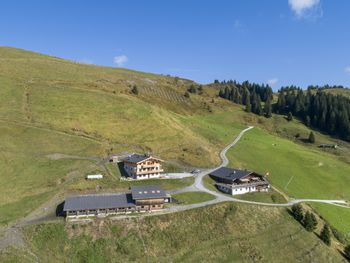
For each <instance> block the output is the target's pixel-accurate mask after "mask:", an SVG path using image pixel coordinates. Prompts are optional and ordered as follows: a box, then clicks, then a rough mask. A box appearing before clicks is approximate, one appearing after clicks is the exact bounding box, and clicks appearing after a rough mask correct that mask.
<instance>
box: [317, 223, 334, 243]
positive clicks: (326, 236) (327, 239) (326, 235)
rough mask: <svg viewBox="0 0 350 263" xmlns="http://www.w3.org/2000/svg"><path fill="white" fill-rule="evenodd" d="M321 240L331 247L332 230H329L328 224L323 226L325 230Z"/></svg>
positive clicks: (322, 232)
mask: <svg viewBox="0 0 350 263" xmlns="http://www.w3.org/2000/svg"><path fill="white" fill-rule="evenodd" d="M320 238H321V239H322V241H323V242H324V243H325V244H326V245H327V246H330V245H331V242H332V241H331V230H330V229H329V226H328V224H325V225H324V226H323V229H322V231H321V234H320Z"/></svg>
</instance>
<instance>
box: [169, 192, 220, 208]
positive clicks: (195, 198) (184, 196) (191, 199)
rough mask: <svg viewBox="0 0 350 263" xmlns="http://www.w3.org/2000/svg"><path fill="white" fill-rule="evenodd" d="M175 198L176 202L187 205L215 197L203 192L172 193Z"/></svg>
mask: <svg viewBox="0 0 350 263" xmlns="http://www.w3.org/2000/svg"><path fill="white" fill-rule="evenodd" d="M172 198H174V199H175V200H176V204H180V205H189V204H195V203H202V202H206V201H210V200H213V199H215V197H214V196H213V195H211V194H209V193H205V192H186V193H180V194H174V195H172Z"/></svg>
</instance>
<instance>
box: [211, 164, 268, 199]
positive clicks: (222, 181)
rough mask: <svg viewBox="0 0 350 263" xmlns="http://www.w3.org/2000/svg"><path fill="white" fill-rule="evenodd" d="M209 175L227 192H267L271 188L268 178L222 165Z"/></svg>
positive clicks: (220, 188) (217, 185)
mask: <svg viewBox="0 0 350 263" xmlns="http://www.w3.org/2000/svg"><path fill="white" fill-rule="evenodd" d="M209 175H210V177H211V178H213V179H214V180H215V181H216V187H217V188H218V189H219V190H220V191H222V192H224V193H227V194H232V195H239V194H245V193H251V192H267V191H268V189H269V188H270V184H269V182H268V181H267V180H266V178H265V177H264V176H262V175H260V174H257V173H255V172H250V171H245V170H237V169H231V168H226V167H222V168H219V169H217V170H215V171H213V172H211V173H210V174H209Z"/></svg>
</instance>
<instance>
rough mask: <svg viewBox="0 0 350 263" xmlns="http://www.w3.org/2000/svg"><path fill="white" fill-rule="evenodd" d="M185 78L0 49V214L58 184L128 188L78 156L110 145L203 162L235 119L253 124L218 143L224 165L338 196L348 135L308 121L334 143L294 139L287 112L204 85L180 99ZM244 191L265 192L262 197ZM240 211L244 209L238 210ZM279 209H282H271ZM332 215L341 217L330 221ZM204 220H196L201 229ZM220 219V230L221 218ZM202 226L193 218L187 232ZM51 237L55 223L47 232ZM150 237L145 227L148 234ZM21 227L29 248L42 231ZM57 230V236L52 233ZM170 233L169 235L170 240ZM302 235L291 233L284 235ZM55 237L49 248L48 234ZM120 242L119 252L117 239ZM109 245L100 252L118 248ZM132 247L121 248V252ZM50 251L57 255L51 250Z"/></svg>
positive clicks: (341, 223)
mask: <svg viewBox="0 0 350 263" xmlns="http://www.w3.org/2000/svg"><path fill="white" fill-rule="evenodd" d="M190 83H192V82H191V81H190V80H185V79H177V78H173V77H167V76H160V75H155V74H150V73H143V72H136V71H132V70H126V69H115V68H107V67H98V66H93V65H84V64H79V63H75V62H71V61H67V60H63V59H59V58H54V57H49V56H45V55H40V54H36V53H33V52H27V51H23V50H18V49H12V48H6V47H0V138H1V140H0V156H1V158H0V170H1V171H2V172H1V173H0V191H1V193H2V194H1V195H0V224H8V223H10V222H13V221H15V220H16V219H19V218H21V217H23V216H25V215H27V214H28V213H29V212H30V211H32V210H33V209H35V208H37V207H38V206H40V205H41V204H43V203H45V202H46V201H48V200H50V198H51V197H52V196H54V195H55V194H57V193H59V192H60V193H63V194H66V193H73V192H79V193H80V192H104V191H125V190H127V189H128V187H129V186H130V184H131V183H130V182H121V181H120V180H119V176H120V174H119V172H118V170H117V169H114V168H115V167H113V166H111V164H107V163H106V164H105V165H106V166H103V165H102V164H99V165H97V164H96V162H94V161H91V160H88V159H84V157H98V158H102V157H106V156H108V155H109V154H111V153H124V152H140V153H147V152H148V153H153V154H156V155H158V156H160V157H161V158H162V159H165V160H167V161H169V166H168V167H169V168H170V169H171V170H177V171H178V170H181V168H182V167H186V168H188V169H189V168H190V167H212V166H214V165H217V164H219V162H220V159H219V157H218V153H219V152H220V150H221V149H222V148H223V147H224V146H225V145H226V144H227V143H228V142H230V141H231V140H232V139H233V138H234V137H235V136H236V135H237V134H238V133H239V132H240V131H241V130H242V129H243V128H245V127H246V126H247V125H254V126H255V127H256V128H255V129H253V130H252V131H249V132H248V133H247V134H246V135H245V136H244V137H243V139H242V140H241V141H240V142H239V144H238V145H236V146H235V147H234V149H233V150H232V151H230V152H229V158H230V161H231V163H230V165H231V166H233V167H236V168H240V167H241V168H247V169H250V170H255V171H258V172H261V173H264V172H265V171H269V172H270V174H271V176H270V180H271V182H272V184H273V185H275V186H277V187H278V188H279V189H280V190H282V191H284V192H286V193H288V194H289V195H290V196H294V197H301V198H302V197H310V198H332V199H333V198H337V199H350V192H349V189H350V188H349V187H348V186H349V185H350V184H349V183H350V181H349V180H350V178H349V164H350V146H349V145H350V144H348V143H345V142H341V141H339V140H337V139H335V138H331V137H329V136H325V135H323V134H321V133H319V132H317V131H315V134H316V140H317V144H318V143H337V144H339V145H340V146H341V147H340V148H339V149H338V150H336V151H331V150H327V151H323V150H320V149H318V148H317V144H315V145H310V144H305V143H304V142H303V141H302V140H296V139H295V134H297V133H300V135H301V138H306V137H307V136H308V133H309V129H308V128H307V127H305V126H304V125H303V124H302V123H300V122H298V121H297V120H294V121H293V122H287V121H286V120H285V119H284V118H283V116H275V115H274V116H273V118H271V119H266V118H264V117H258V116H255V115H253V114H247V113H245V112H244V111H243V110H242V106H239V105H235V104H232V103H230V102H229V101H226V100H222V99H219V98H217V97H216V91H214V90H210V89H209V88H208V87H204V94H203V95H194V94H191V96H190V99H187V98H184V96H183V94H184V92H185V91H186V89H187V87H188V85H189V84H190ZM133 85H137V86H138V87H139V89H140V93H139V95H137V96H136V95H133V94H132V93H131V92H130V90H131V88H132V86H133ZM208 108H210V110H208ZM54 154H63V155H68V156H80V157H83V158H81V159H79V158H78V159H76V158H75V159H74V158H63V159H52V158H51V157H50V156H52V155H54ZM92 172H101V173H103V174H104V179H103V180H102V181H98V182H97V181H95V182H90V181H86V180H85V179H84V176H85V175H86V174H87V173H92ZM192 182H193V179H191V178H187V179H183V180H157V181H153V180H151V181H147V182H141V183H142V184H144V183H148V184H153V183H160V184H162V185H163V187H164V188H166V189H174V188H181V187H183V186H187V185H189V184H191V183H192ZM141 183H139V182H136V184H141ZM205 183H206V184H208V185H210V181H208V178H205ZM210 187H213V186H210ZM247 198H248V197H247ZM249 198H251V197H249ZM253 198H262V199H265V198H266V199H268V197H265V196H264V197H262V196H259V197H255V196H254V197H253ZM216 207H221V206H216ZM314 208H315V209H316V211H317V212H318V213H320V214H321V215H322V216H323V217H324V218H326V219H327V220H328V221H329V222H330V223H331V224H332V225H334V226H336V227H337V228H339V229H341V230H342V231H343V232H344V233H347V232H349V227H350V226H349V223H347V222H350V215H349V212H348V210H346V211H345V210H343V209H341V208H334V207H332V208H328V206H318V205H317V206H316V205H315V206H314ZM199 211H206V212H205V213H206V215H207V217H208V218H212V219H211V220H219V218H216V217H215V215H209V214H210V213H214V212H216V210H215V209H214V210H212V209H209V210H199ZM278 211H279V210H278ZM220 215H221V214H220ZM243 215H246V216H247V214H246V213H243ZM281 215H282V218H283V217H284V215H283V213H282V214H281ZM338 215H341V219H340V218H339V217H338ZM221 216H222V215H221ZM247 217H248V216H247ZM165 218H168V219H169V220H170V219H171V220H173V221H172V222H175V223H174V224H175V225H177V223H176V221H177V220H179V222H180V221H181V220H183V219H181V218H180V217H177V216H174V217H170V216H169V217H165ZM147 220H150V219H147ZM152 220H156V219H152ZM242 220H243V218H242ZM156 222H158V221H156ZM183 223H184V224H187V223H188V222H183ZM210 223H211V221H205V222H203V229H205V226H206V225H208V224H209V225H210ZM231 223H232V222H231ZM252 223H254V222H252ZM225 226H226V227H227V228H230V225H226V224H225ZM46 227H48V229H49V228H50V227H54V228H57V229H61V228H62V227H64V226H63V225H60V224H58V225H56V224H54V225H52V226H51V225H48V226H40V227H39V228H38V231H39V230H40V229H41V228H42V230H43V231H46V230H45V229H46ZM203 229H201V228H197V230H198V231H203ZM28 231H30V230H28ZM47 231H49V232H50V231H51V230H47ZM108 231H109V230H108ZM220 231H222V232H218V234H220V233H224V232H225V231H224V230H223V229H221V230H220ZM281 231H282V230H281ZM39 232H40V231H39ZM58 232H59V231H58ZM28 233H30V232H28ZM40 233H42V232H40ZM153 234H154V235H156V236H155V237H159V240H162V238H163V239H165V237H164V236H162V233H158V232H157V233H156V232H155V233H153ZM153 234H152V235H153ZM168 234H169V235H170V233H168ZM256 234H257V233H256ZM53 235H58V233H55V232H53ZM152 235H150V237H154V236H152ZM28 237H29V238H32V237H33V240H32V241H31V242H34V243H33V244H34V245H33V246H34V249H40V246H42V244H40V242H41V241H40V238H42V240H44V239H45V234H43V236H41V237H40V235H39V236H37V235H35V234H34V233H32V234H29V236H28ZM63 237H65V236H64V235H63V234H62V236H61V237H58V239H57V240H60V238H63ZM203 238H207V237H202V236H198V240H197V242H198V243H200V241H203V242H204V241H205V240H203ZM239 238H243V237H239ZM303 238H304V235H303ZM34 239H35V240H36V241H35V240H34ZM136 239H137V237H135V236H133V235H131V237H130V240H129V237H126V238H125V240H124V241H121V240H119V239H118V240H117V239H113V240H112V242H115V243H114V244H122V243H120V242H126V243H125V244H127V243H128V242H130V243H132V242H134V241H135V240H136ZM159 240H157V239H156V241H154V242H160V241H159ZM174 240H175V239H174ZM179 240H181V239H179ZM234 240H235V239H234ZM227 241H232V237H230V238H229V237H225V238H223V239H222V240H219V239H217V240H216V242H217V243H218V245H217V246H218V248H224V249H226V250H230V249H232V251H233V252H232V254H230V253H228V254H227V257H228V258H227V261H230V260H232V259H233V258H234V257H235V256H237V258H238V259H240V258H244V256H245V255H243V256H242V255H240V254H239V253H238V252H237V253H238V254H237V253H236V252H235V251H240V249H239V247H240V246H241V245H239V243H236V245H232V247H230V246H228V245H227V244H226V243H225V244H223V243H222V242H227ZM258 241H259V242H262V243H265V242H267V243H269V241H271V240H267V239H266V240H264V239H263V237H262V236H260V239H259V240H255V241H254V242H258ZM285 241H286V240H285ZM294 241H295V240H293V242H290V243H295V242H296V241H295V242H294ZM52 242H56V241H52ZM70 242H72V243H70ZM74 242H76V243H74ZM79 242H82V243H79ZM101 242H105V241H101ZM118 242H119V243H118ZM135 242H136V241H135ZM137 242H139V241H137ZM171 242H176V241H173V240H172V239H171ZM254 242H253V243H254ZM298 242H299V241H298ZM300 242H303V241H300ZM42 243H43V241H42ZM62 244H63V243H62ZM237 244H238V245H237ZM302 244H303V243H297V242H296V243H295V244H290V245H291V246H294V245H295V246H299V245H300V246H301V245H302ZM49 245H50V244H48V246H49ZM52 245H53V246H54V245H55V244H54V243H53V244H52ZM56 245H57V244H56ZM75 245H76V246H80V245H81V246H83V247H84V246H85V245H86V249H87V250H86V251H81V253H82V254H79V255H77V254H75V253H78V252H74V249H75V247H74V246H75ZM177 245H178V244H177ZM206 245H207V246H208V247H209V246H214V247H215V246H216V244H212V243H210V242H208V243H205V242H204V243H203V247H199V249H198V251H197V252H195V253H193V254H192V255H190V254H189V251H186V248H185V247H181V249H180V251H179V252H178V254H176V260H177V261H181V260H182V259H184V261H186V260H187V261H191V260H196V259H198V260H199V259H201V258H203V256H202V255H201V253H205V252H206V251H207V250H208V247H206ZM259 245H260V244H259ZM36 246H38V247H36ZM57 246H58V247H57V249H58V251H61V250H60V249H61V248H62V247H59V246H60V244H59V245H57ZM66 246H67V251H69V253H70V254H71V255H72V257H73V258H76V259H77V260H78V259H80V258H81V257H80V256H84V253H90V252H91V251H90V252H89V249H92V246H93V242H92V241H91V240H90V239H89V237H84V238H80V237H77V238H76V239H75V238H73V239H72V240H71V241H69V242H68V243H66ZM120 246H121V247H124V248H123V249H125V251H127V248H125V247H127V246H126V245H125V246H124V245H120ZM243 246H245V244H243ZM52 249H53V250H54V248H53V247H52ZM96 249H97V250H98V249H100V248H96ZM167 249H169V250H166V253H165V255H162V254H161V252H159V251H156V252H154V255H160V256H161V258H163V257H164V258H165V259H168V258H167V256H166V255H169V253H172V252H173V251H172V250H171V248H167ZM247 249H248V250H249V247H248V248H247ZM247 249H242V250H244V251H246V250H247ZM49 250H50V248H49V247H43V251H42V252H39V253H43V254H42V256H43V257H45V256H47V254H45V253H49ZM282 250H283V249H282ZM65 251H66V250H65ZM104 252H105V251H104ZM109 252H110V253H111V255H114V254H113V253H117V254H118V253H120V252H115V251H109ZM141 252H142V251H141ZM141 252H139V253H141ZM135 253H136V252H135ZM159 253H160V254H159ZM176 253H177V252H176ZM259 253H263V255H264V257H266V258H267V260H268V259H270V256H268V255H266V254H264V253H265V252H261V251H260V250H259ZM266 253H268V252H266ZM320 253H321V254H322V252H320ZM214 254H215V253H214ZM118 255H121V254H118ZM139 255H141V254H139ZM137 256H138V255H134V256H132V255H130V258H128V260H129V261H131V260H132V257H134V258H137ZM192 256H193V258H192ZM55 257H57V260H56V261H58V258H59V257H60V256H59V255H55ZM223 260H224V259H223ZM0 261H1V260H0ZM246 261H249V260H248V259H247V260H246Z"/></svg>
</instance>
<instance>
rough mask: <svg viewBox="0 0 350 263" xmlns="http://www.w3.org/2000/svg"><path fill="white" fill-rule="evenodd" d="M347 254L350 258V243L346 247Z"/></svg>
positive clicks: (345, 252)
mask: <svg viewBox="0 0 350 263" xmlns="http://www.w3.org/2000/svg"><path fill="white" fill-rule="evenodd" d="M344 254H345V256H346V257H347V258H348V259H350V245H347V246H346V247H345V249H344Z"/></svg>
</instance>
